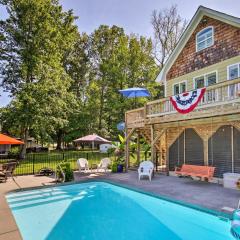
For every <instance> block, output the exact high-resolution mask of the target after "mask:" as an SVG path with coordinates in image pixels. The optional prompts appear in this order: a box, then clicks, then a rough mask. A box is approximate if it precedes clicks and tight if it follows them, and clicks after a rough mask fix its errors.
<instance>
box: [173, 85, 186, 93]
mask: <svg viewBox="0 0 240 240" xmlns="http://www.w3.org/2000/svg"><path fill="white" fill-rule="evenodd" d="M186 90H187V88H186V82H180V83H177V84H174V85H173V95H178V94H181V93H184V92H186Z"/></svg>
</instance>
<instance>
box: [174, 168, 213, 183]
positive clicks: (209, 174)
mask: <svg viewBox="0 0 240 240" xmlns="http://www.w3.org/2000/svg"><path fill="white" fill-rule="evenodd" d="M214 170H215V167H210V166H197V165H188V164H183V165H182V167H181V168H179V167H176V168H175V173H176V174H177V175H178V176H185V177H187V176H189V177H200V178H201V179H202V180H205V179H207V180H210V179H212V178H213V174H214Z"/></svg>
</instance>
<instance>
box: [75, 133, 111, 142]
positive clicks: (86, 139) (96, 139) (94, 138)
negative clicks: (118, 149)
mask: <svg viewBox="0 0 240 240" xmlns="http://www.w3.org/2000/svg"><path fill="white" fill-rule="evenodd" d="M73 141H74V142H76V143H77V142H78V143H80V142H82V143H87V142H95V143H111V142H110V141H108V140H107V139H105V138H102V137H100V136H98V135H96V134H92V135H87V136H84V137H81V138H78V139H75V140H73Z"/></svg>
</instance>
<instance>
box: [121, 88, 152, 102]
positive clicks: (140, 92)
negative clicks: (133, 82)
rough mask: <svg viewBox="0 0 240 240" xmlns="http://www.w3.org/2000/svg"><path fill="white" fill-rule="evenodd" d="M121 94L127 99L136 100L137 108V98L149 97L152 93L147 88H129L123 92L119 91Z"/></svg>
mask: <svg viewBox="0 0 240 240" xmlns="http://www.w3.org/2000/svg"><path fill="white" fill-rule="evenodd" d="M119 92H120V93H121V94H122V95H123V96H124V97H127V98H134V99H135V106H136V98H137V97H149V96H150V93H149V91H148V90H147V89H146V88H137V87H135V88H127V89H123V90H119Z"/></svg>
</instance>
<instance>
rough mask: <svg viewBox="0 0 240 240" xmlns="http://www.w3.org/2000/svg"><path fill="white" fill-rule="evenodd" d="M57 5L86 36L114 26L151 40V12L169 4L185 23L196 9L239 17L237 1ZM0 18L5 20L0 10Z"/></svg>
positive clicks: (67, 0) (66, 0)
mask: <svg viewBox="0 0 240 240" xmlns="http://www.w3.org/2000/svg"><path fill="white" fill-rule="evenodd" d="M60 3H61V4H62V5H63V7H64V9H65V10H68V9H73V11H74V14H75V15H76V16H78V17H79V19H78V20H77V21H76V24H77V25H78V27H79V31H81V32H87V33H91V32H92V31H93V30H94V29H96V28H97V27H98V26H99V25H100V24H107V25H113V24H115V25H118V26H120V27H123V28H124V29H125V31H126V33H132V32H133V33H136V34H139V35H144V36H148V37H152V27H151V23H150V21H151V13H152V11H153V10H154V9H157V10H159V9H161V8H166V7H170V6H171V5H172V4H177V5H178V9H179V13H180V15H181V16H182V17H183V18H186V19H188V20H190V19H191V18H192V16H193V15H194V13H195V11H196V10H197V8H198V6H199V5H203V6H205V7H209V8H213V9H215V10H218V11H221V12H225V13H228V14H231V15H234V16H237V17H240V14H239V9H240V0H172V1H171V0H168V1H167V0H60ZM0 18H2V19H3V18H6V12H5V11H4V9H3V8H2V7H0ZM0 93H2V91H1V90H0ZM7 95H8V94H6V93H2V96H0V107H1V106H5V105H6V104H7V103H8V102H9V98H8V97H7Z"/></svg>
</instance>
